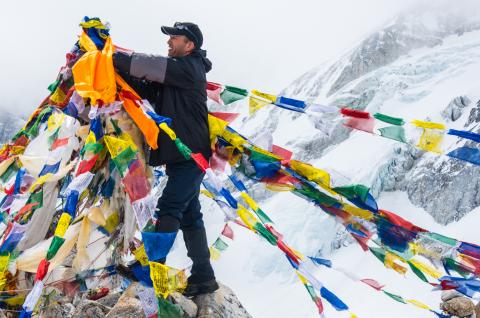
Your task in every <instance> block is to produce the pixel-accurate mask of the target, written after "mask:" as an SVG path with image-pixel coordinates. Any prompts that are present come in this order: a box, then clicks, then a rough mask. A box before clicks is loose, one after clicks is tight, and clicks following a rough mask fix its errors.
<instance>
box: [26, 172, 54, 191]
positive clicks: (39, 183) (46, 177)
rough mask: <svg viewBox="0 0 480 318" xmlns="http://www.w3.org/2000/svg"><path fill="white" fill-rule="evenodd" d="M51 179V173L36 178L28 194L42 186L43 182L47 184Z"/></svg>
mask: <svg viewBox="0 0 480 318" xmlns="http://www.w3.org/2000/svg"><path fill="white" fill-rule="evenodd" d="M51 177H53V174H52V173H47V174H44V175H43V176H41V177H40V178H38V179H37V180H36V181H35V182H34V183H33V184H32V186H31V187H30V192H33V191H34V190H35V189H36V188H37V187H38V186H42V185H43V184H44V183H45V182H47V181H48V180H49V179H50V178H51Z"/></svg>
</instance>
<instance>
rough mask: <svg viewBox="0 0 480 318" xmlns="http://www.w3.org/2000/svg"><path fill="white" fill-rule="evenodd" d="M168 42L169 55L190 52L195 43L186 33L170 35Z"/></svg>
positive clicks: (181, 54) (180, 54)
mask: <svg viewBox="0 0 480 318" xmlns="http://www.w3.org/2000/svg"><path fill="white" fill-rule="evenodd" d="M167 44H168V56H170V57H180V56H185V55H187V54H190V52H191V51H192V50H193V47H194V44H193V42H192V41H190V40H189V39H188V38H187V37H186V36H184V35H170V39H168V41H167Z"/></svg>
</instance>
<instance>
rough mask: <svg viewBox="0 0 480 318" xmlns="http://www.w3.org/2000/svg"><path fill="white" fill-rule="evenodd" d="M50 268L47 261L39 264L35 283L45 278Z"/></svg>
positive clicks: (44, 260) (43, 260)
mask: <svg viewBox="0 0 480 318" xmlns="http://www.w3.org/2000/svg"><path fill="white" fill-rule="evenodd" d="M48 266H50V262H49V261H47V260H46V259H42V260H41V261H40V264H38V268H37V274H36V275H35V281H39V280H42V279H44V278H45V276H46V275H47V273H48Z"/></svg>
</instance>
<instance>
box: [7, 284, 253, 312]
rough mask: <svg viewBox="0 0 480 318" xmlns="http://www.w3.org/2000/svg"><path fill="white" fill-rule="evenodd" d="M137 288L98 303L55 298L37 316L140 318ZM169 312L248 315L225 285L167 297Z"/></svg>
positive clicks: (140, 302)
mask: <svg viewBox="0 0 480 318" xmlns="http://www.w3.org/2000/svg"><path fill="white" fill-rule="evenodd" d="M145 289H146V287H144V286H143V285H141V284H138V283H133V284H131V285H130V286H129V287H128V288H127V289H126V290H125V291H124V292H123V293H111V294H109V295H107V296H105V297H102V298H100V299H98V300H95V301H94V300H88V299H80V298H78V296H77V298H76V299H75V300H72V299H71V298H68V297H61V296H59V297H57V299H55V300H53V301H51V302H50V303H49V304H48V305H46V306H43V307H42V309H41V312H40V317H42V318H114V317H121V318H143V317H145V311H144V308H143V306H142V300H141V299H140V298H139V297H138V293H139V292H141V291H145ZM169 302H170V303H171V304H172V308H175V311H177V312H178V313H179V315H180V316H182V315H183V316H182V317H183V318H200V317H202V318H205V317H211V318H216V317H218V318H228V317H232V318H233V317H235V318H237V317H238V318H250V317H251V316H250V314H249V313H248V312H247V311H246V309H245V308H244V307H243V305H242V304H241V303H240V301H239V300H238V298H237V297H236V296H235V294H234V292H233V291H232V290H231V289H230V288H228V287H227V286H225V285H222V284H220V288H219V289H218V290H217V291H216V292H215V293H212V294H205V295H201V296H197V297H195V298H193V299H189V298H186V297H184V296H183V295H182V294H179V293H173V294H172V295H170V296H169ZM1 314H2V312H0V318H1V317H2V315H1Z"/></svg>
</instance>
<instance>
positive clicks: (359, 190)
mask: <svg viewBox="0 0 480 318" xmlns="http://www.w3.org/2000/svg"><path fill="white" fill-rule="evenodd" d="M333 191H335V192H337V193H338V194H341V195H343V196H344V197H346V198H347V199H357V198H358V199H360V200H361V201H362V202H365V200H367V196H368V191H370V189H369V188H368V187H366V186H364V185H362V184H354V185H349V186H343V187H336V188H333Z"/></svg>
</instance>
